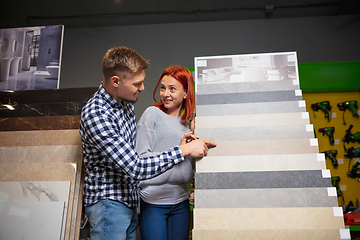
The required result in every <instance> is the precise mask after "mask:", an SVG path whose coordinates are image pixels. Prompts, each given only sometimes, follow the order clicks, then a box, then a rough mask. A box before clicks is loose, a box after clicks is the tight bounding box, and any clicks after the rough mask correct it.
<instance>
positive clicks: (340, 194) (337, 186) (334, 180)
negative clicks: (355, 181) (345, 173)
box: [331, 176, 343, 197]
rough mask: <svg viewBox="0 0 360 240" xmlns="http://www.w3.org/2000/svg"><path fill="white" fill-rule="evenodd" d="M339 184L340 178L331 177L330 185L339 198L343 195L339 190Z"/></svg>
mask: <svg viewBox="0 0 360 240" xmlns="http://www.w3.org/2000/svg"><path fill="white" fill-rule="evenodd" d="M339 182H340V177H339V176H334V177H331V184H332V185H333V186H334V187H336V193H337V196H338V197H341V196H342V195H343V193H342V191H341V190H340V186H339Z"/></svg>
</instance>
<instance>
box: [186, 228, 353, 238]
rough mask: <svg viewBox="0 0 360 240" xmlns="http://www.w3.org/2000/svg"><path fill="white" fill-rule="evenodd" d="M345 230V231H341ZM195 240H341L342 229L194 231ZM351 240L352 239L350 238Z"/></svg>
mask: <svg viewBox="0 0 360 240" xmlns="http://www.w3.org/2000/svg"><path fill="white" fill-rule="evenodd" d="M341 230H345V229H341ZM192 239H194V240H225V239H226V240H239V239H241V240H259V239H264V240H340V239H341V237H340V229H301V230H299V229H277V230H273V229H256V230H203V229H193V230H192ZM349 239H350V238H349Z"/></svg>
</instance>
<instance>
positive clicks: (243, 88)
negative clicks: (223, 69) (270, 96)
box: [196, 80, 300, 95]
mask: <svg viewBox="0 0 360 240" xmlns="http://www.w3.org/2000/svg"><path fill="white" fill-rule="evenodd" d="M296 89H300V88H299V85H294V83H293V81H292V80H283V81H272V82H270V81H261V82H238V83H211V84H198V85H197V91H196V94H197V95H206V94H224V93H245V92H265V91H266V92H272V91H286V90H296Z"/></svg>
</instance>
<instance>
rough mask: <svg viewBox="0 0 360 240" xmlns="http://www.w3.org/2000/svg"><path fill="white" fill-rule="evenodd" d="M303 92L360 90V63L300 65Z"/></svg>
mask: <svg viewBox="0 0 360 240" xmlns="http://www.w3.org/2000/svg"><path fill="white" fill-rule="evenodd" d="M298 67H299V78H300V88H301V90H303V91H338V90H359V89H360V61H354V62H314V63H298Z"/></svg>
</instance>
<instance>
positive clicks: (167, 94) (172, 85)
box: [160, 75, 187, 117]
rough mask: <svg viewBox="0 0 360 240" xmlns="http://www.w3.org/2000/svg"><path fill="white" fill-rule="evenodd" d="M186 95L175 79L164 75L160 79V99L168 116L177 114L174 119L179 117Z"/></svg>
mask: <svg viewBox="0 0 360 240" xmlns="http://www.w3.org/2000/svg"><path fill="white" fill-rule="evenodd" d="M186 95H187V94H186V91H185V90H184V88H183V86H182V85H181V83H180V82H179V81H177V80H176V79H175V78H173V77H171V76H167V75H166V76H164V77H163V78H162V79H161V85H160V98H161V101H162V102H163V103H164V107H165V108H166V113H168V114H169V115H171V113H173V114H175V115H176V113H177V114H178V115H177V116H176V117H178V116H179V114H180V110H181V107H182V104H183V101H184V99H186ZM173 117H174V116H173Z"/></svg>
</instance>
